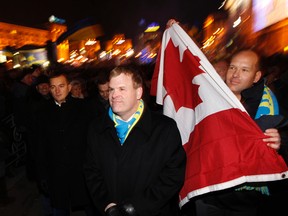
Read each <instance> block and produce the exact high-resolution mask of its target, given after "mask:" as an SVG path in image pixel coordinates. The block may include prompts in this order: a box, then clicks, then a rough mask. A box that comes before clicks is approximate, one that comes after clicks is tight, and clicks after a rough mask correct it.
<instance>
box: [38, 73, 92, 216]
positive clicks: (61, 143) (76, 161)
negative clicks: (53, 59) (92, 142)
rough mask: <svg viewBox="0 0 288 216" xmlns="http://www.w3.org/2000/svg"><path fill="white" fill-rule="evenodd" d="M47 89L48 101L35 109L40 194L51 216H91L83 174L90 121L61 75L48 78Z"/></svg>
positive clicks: (63, 74) (64, 77)
mask: <svg viewBox="0 0 288 216" xmlns="http://www.w3.org/2000/svg"><path fill="white" fill-rule="evenodd" d="M49 85H50V92H51V95H52V99H51V100H48V101H47V103H46V104H45V106H42V107H41V109H38V112H37V113H36V114H37V118H36V119H37V121H36V124H35V130H36V131H35V133H36V134H37V143H38V145H39V148H38V153H37V165H38V175H39V182H40V187H41V190H42V191H43V192H44V193H46V194H47V195H48V196H49V198H50V200H51V205H52V213H53V216H68V215H70V212H71V211H76V210H85V212H86V214H87V215H94V216H95V215H97V214H95V212H94V209H93V207H92V202H91V200H90V197H89V194H88V191H87V187H86V183H85V180H84V174H83V160H84V156H85V152H86V131H87V125H89V121H90V119H89V116H88V115H87V110H86V105H85V103H84V102H85V101H84V100H81V99H78V98H73V97H72V96H71V94H70V90H71V88H72V87H71V84H70V82H69V80H68V77H67V74H66V73H64V72H62V71H55V72H54V73H51V74H50V77H49Z"/></svg>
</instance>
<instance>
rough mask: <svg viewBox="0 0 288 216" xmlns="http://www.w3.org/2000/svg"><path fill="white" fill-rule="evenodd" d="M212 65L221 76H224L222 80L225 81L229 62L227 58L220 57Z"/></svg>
mask: <svg viewBox="0 0 288 216" xmlns="http://www.w3.org/2000/svg"><path fill="white" fill-rule="evenodd" d="M212 65H213V67H214V68H215V70H216V72H217V73H218V74H219V76H220V77H221V78H222V80H223V81H224V82H225V80H226V74H227V70H228V67H229V62H228V61H226V60H225V59H220V60H218V61H215V62H214V63H212Z"/></svg>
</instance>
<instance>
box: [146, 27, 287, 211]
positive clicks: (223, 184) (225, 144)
mask: <svg viewBox="0 0 288 216" xmlns="http://www.w3.org/2000/svg"><path fill="white" fill-rule="evenodd" d="M151 94H152V95H153V94H154V95H155V94H156V101H157V103H158V104H161V105H163V111H164V115H167V116H169V117H171V118H173V119H174V120H175V121H176V122H177V126H178V128H179V130H180V133H181V138H182V144H183V146H184V148H185V151H186V154H187V165H186V176H185V183H184V186H183V188H182V190H181V192H180V206H183V205H184V204H185V203H187V202H188V201H189V199H190V198H192V197H195V196H198V195H201V194H205V193H208V192H212V191H218V190H222V189H227V188H231V187H234V186H237V185H240V184H242V183H245V182H265V181H275V180H281V179H285V178H287V177H288V167H287V165H286V164H285V162H284V160H283V158H282V157H281V156H279V155H278V154H277V152H276V151H275V150H273V149H272V148H270V147H268V146H267V145H266V143H265V142H263V140H262V139H263V138H265V135H264V134H263V132H262V131H261V130H260V128H259V127H258V125H257V124H256V123H255V122H254V120H253V119H252V118H251V117H250V116H249V114H248V113H247V112H246V110H245V108H244V107H243V105H242V104H241V103H240V101H239V100H238V99H237V98H236V96H235V95H234V94H233V93H232V92H231V91H230V89H229V88H228V87H227V86H226V84H225V83H224V82H223V81H222V79H221V78H220V76H219V75H218V74H217V72H216V71H215V69H214V68H213V66H212V65H211V64H210V63H209V61H208V59H207V58H206V57H205V55H204V54H203V53H202V52H201V50H200V49H199V48H198V47H197V45H196V44H195V43H194V42H193V41H192V39H191V38H190V37H189V36H188V35H187V34H186V32H185V31H184V30H183V29H182V28H181V27H180V26H179V25H178V24H173V25H172V26H171V27H170V28H168V29H166V30H165V32H164V34H163V38H162V46H161V49H160V56H158V60H157V63H156V65H155V71H154V75H153V78H152V86H151Z"/></svg>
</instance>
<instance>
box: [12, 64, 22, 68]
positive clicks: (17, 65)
mask: <svg viewBox="0 0 288 216" xmlns="http://www.w3.org/2000/svg"><path fill="white" fill-rule="evenodd" d="M19 67H21V65H20V64H16V65H14V66H13V68H19Z"/></svg>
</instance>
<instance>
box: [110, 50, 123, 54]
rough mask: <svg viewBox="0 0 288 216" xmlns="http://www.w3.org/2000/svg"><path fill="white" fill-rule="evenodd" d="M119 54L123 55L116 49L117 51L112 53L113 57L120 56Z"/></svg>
mask: <svg viewBox="0 0 288 216" xmlns="http://www.w3.org/2000/svg"><path fill="white" fill-rule="evenodd" d="M119 53H121V51H120V50H119V49H116V50H115V51H114V52H113V53H112V55H118V54H119Z"/></svg>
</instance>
